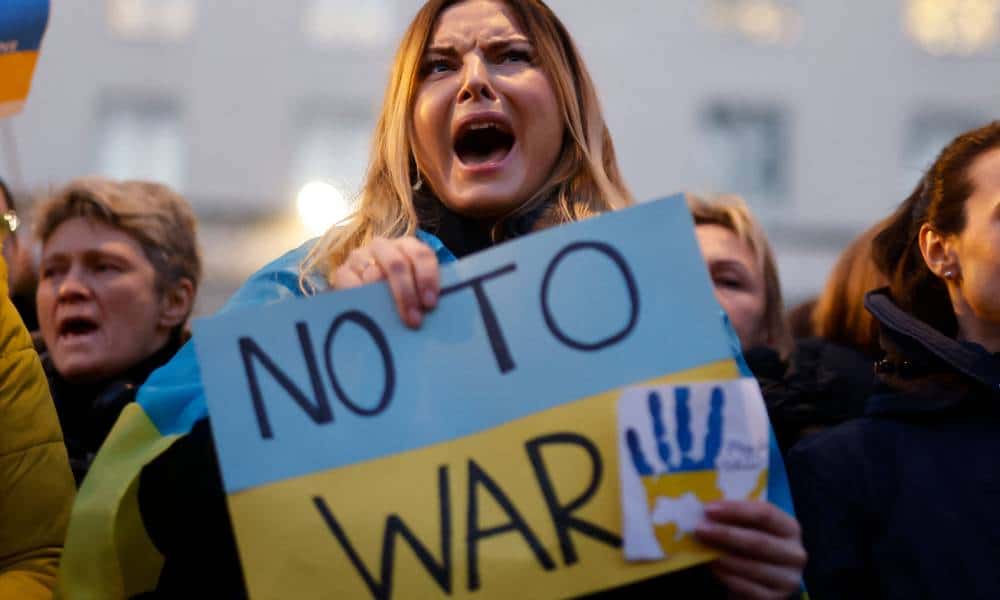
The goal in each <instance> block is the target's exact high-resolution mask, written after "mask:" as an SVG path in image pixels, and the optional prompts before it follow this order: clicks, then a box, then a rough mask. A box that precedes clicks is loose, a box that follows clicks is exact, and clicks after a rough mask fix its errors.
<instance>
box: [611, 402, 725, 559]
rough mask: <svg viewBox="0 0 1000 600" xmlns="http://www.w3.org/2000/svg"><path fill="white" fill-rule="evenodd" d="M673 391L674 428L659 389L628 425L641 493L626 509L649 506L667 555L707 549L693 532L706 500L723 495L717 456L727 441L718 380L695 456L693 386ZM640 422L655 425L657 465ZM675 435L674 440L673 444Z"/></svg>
mask: <svg viewBox="0 0 1000 600" xmlns="http://www.w3.org/2000/svg"><path fill="white" fill-rule="evenodd" d="M702 389H704V387H702ZM672 391H673V400H674V402H673V404H674V406H673V409H674V420H673V421H674V427H675V430H674V431H670V429H669V427H668V426H667V419H665V418H664V404H665V403H664V401H663V398H662V396H661V392H659V391H656V390H651V391H649V392H648V393H647V394H646V398H645V400H646V401H645V407H644V408H645V410H646V415H644V416H640V415H636V417H637V418H636V419H635V420H633V421H632V423H633V426H629V427H627V428H625V444H626V446H627V447H628V454H629V458H630V459H631V464H632V466H633V467H634V468H635V472H636V474H638V475H639V480H640V482H641V484H642V492H641V493H640V494H641V496H640V497H638V498H635V504H632V505H631V506H626V512H629V511H631V510H636V511H643V512H645V516H647V517H648V521H647V522H648V523H650V525H651V526H652V529H653V531H652V533H653V537H655V539H656V542H657V543H658V545H659V547H660V549H661V551H662V552H663V553H665V554H666V555H667V556H670V555H672V554H675V553H678V552H682V553H692V552H693V553H698V552H704V550H703V549H701V548H699V546H698V542H697V541H696V540H695V539H694V538H693V537H692V536H691V535H689V534H690V533H691V532H692V531H693V529H694V527H695V525H696V524H697V522H698V521H699V520H700V519H701V514H702V506H704V504H705V503H707V502H713V501H715V500H721V499H722V498H723V497H724V494H723V492H722V490H721V489H720V486H719V480H718V471H717V470H716V461H717V459H718V458H719V455H720V453H721V450H722V443H723V426H724V420H723V409H724V407H725V403H726V397H725V393H724V392H723V389H722V387H720V386H712V388H711V390H710V391H709V399H708V415H707V421H708V422H707V427H706V433H705V437H704V452H702V453H701V456H700V457H695V456H694V454H695V453H694V452H693V451H692V450H693V449H694V446H695V439H694V438H695V436H694V433H693V431H692V428H691V419H692V412H693V411H692V409H691V402H692V400H691V395H692V390H691V387H688V386H677V387H674V388H673V390H672ZM706 391H708V390H706ZM636 400H638V398H637V399H636ZM702 414H704V413H702ZM640 423H642V424H643V425H645V424H649V425H650V426H651V430H652V431H651V433H652V434H653V436H652V441H653V446H655V448H656V454H657V455H658V457H659V460H658V461H656V459H655V458H654V461H655V462H656V464H655V465H654V464H653V463H652V462H651V461H650V460H649V459H647V457H646V453H644V452H643V449H642V443H641V441H640V440H641V437H640V434H639V431H638V430H637V427H638V426H640V425H639V424H640ZM671 436H673V437H671ZM647 440H648V437H647ZM671 441H673V442H674V443H673V444H671ZM647 447H648V446H647ZM675 452H676V455H675ZM626 468H627V467H626Z"/></svg>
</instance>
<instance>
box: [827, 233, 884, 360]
mask: <svg viewBox="0 0 1000 600" xmlns="http://www.w3.org/2000/svg"><path fill="white" fill-rule="evenodd" d="M888 222H889V219H884V220H882V221H879V222H878V223H876V224H875V225H873V226H872V227H870V228H869V229H868V230H867V231H865V232H864V233H862V234H861V235H859V236H858V237H857V238H855V239H854V241H852V242H851V243H850V244H849V245H848V246H847V248H846V249H845V250H844V252H843V253H842V254H841V255H840V258H838V259H837V263H836V264H835V265H834V267H833V270H832V271H831V272H830V276H829V277H828V278H827V280H826V285H825V287H824V288H823V292H822V293H821V294H820V296H819V298H818V299H817V302H816V306H815V307H814V308H813V311H812V314H811V315H810V317H811V319H810V320H811V321H812V329H813V332H814V335H815V336H816V337H820V338H823V339H825V340H827V341H830V342H833V343H836V344H840V345H841V346H845V347H847V348H852V349H854V350H857V351H858V352H860V353H862V354H864V355H865V356H867V357H868V358H870V359H872V360H873V361H874V360H875V359H877V358H879V356H880V355H881V354H882V349H881V347H880V346H879V343H878V323H877V322H876V321H875V318H874V317H873V316H872V315H871V313H869V312H868V311H867V310H865V306H864V300H865V294H867V293H868V292H870V291H872V290H875V289H878V288H880V287H884V286H885V285H886V284H887V283H888V280H887V279H886V278H885V275H883V274H882V273H881V272H880V271H879V270H878V267H877V266H876V265H875V261H874V259H873V258H872V240H874V239H875V236H876V235H878V233H879V232H881V231H882V229H884V228H885V226H886V225H887V224H888ZM869 371H871V369H869Z"/></svg>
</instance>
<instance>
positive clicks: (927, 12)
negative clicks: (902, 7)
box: [906, 0, 1000, 55]
mask: <svg viewBox="0 0 1000 600" xmlns="http://www.w3.org/2000/svg"><path fill="white" fill-rule="evenodd" d="M906 28H907V31H908V33H909V34H910V36H911V37H913V39H914V40H916V41H917V43H919V44H920V45H921V46H923V47H924V48H925V49H926V50H927V51H928V52H930V53H931V54H937V55H947V54H954V55H970V54H975V53H977V52H982V51H985V50H987V49H989V48H990V46H992V45H993V44H994V43H995V42H996V40H997V38H998V37H1000V0H909V2H908V3H907V11H906Z"/></svg>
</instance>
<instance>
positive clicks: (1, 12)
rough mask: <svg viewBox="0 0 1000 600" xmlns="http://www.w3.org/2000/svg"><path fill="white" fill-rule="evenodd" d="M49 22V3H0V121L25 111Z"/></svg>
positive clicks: (45, 0) (25, 0)
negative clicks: (43, 37) (23, 109)
mask: <svg viewBox="0 0 1000 600" xmlns="http://www.w3.org/2000/svg"><path fill="white" fill-rule="evenodd" d="M48 21H49V0H6V1H5V2H3V3H0V117H6V116H9V115H13V114H15V113H18V112H20V111H21V109H22V108H23V107H24V102H25V101H26V100H27V99H28V92H29V90H30V89H31V78H32V75H33V74H34V72H35V63H36V62H37V61H38V51H39V50H40V48H41V45H42V36H44V35H45V27H46V25H47V24H48Z"/></svg>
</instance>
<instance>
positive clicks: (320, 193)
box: [296, 181, 352, 235]
mask: <svg viewBox="0 0 1000 600" xmlns="http://www.w3.org/2000/svg"><path fill="white" fill-rule="evenodd" d="M296 205H297V206H298V209H299V219H301V220H302V224H303V225H304V226H305V228H306V229H308V230H309V232H310V233H312V234H313V235H321V234H323V233H324V232H326V230H327V229H329V228H330V227H331V226H333V225H334V224H336V223H339V222H340V221H343V220H344V219H346V218H347V217H349V216H350V214H351V212H352V206H351V203H350V202H349V201H348V200H347V199H346V198H344V194H343V193H342V192H341V191H340V190H338V189H337V188H336V187H334V186H333V185H331V184H329V183H326V182H325V181H310V182H309V183H307V184H305V185H304V186H302V189H301V190H299V195H298V198H297V200H296Z"/></svg>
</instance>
